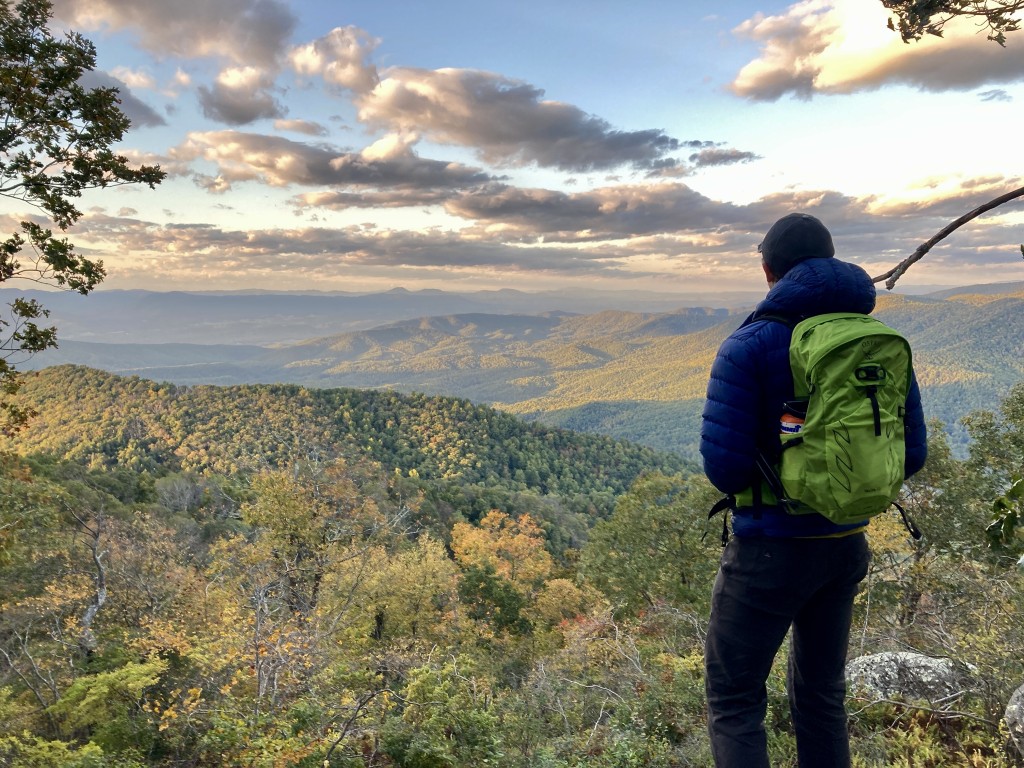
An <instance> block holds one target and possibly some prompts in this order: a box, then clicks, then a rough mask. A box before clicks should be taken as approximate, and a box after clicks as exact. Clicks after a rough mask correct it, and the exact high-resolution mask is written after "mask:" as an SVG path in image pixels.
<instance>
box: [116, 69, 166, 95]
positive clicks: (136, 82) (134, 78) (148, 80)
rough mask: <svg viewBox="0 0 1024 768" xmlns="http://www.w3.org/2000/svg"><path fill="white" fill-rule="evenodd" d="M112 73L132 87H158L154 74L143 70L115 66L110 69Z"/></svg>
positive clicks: (149, 88) (150, 88)
mask: <svg viewBox="0 0 1024 768" xmlns="http://www.w3.org/2000/svg"><path fill="white" fill-rule="evenodd" d="M110 74H111V75H113V76H114V77H116V78H117V79H118V80H120V81H121V82H122V83H124V84H125V85H127V86H129V87H130V88H136V89H145V90H152V89H153V88H155V87H156V81H155V80H153V76H152V75H151V74H149V73H148V72H144V71H142V70H136V69H129V68H128V67H114V68H113V69H112V70H110Z"/></svg>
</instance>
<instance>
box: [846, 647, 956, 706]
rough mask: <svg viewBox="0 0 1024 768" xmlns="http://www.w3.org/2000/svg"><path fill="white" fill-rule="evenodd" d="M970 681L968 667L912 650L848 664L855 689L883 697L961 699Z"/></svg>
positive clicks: (849, 680) (848, 677)
mask: <svg viewBox="0 0 1024 768" xmlns="http://www.w3.org/2000/svg"><path fill="white" fill-rule="evenodd" d="M968 683H969V680H968V676H967V674H966V670H965V669H964V668H963V667H962V666H960V665H958V664H956V663H955V662H954V661H953V660H952V659H947V658H934V657H931V656H924V655H922V654H920V653H910V652H908V651H887V652H885V653H874V654H871V655H869V656H858V657H857V658H855V659H851V660H850V661H849V662H848V663H847V665H846V684H847V686H848V687H849V689H850V690H851V692H858V693H861V694H867V695H868V696H873V697H877V698H882V699H891V698H894V697H895V698H900V699H903V700H906V701H910V700H921V699H924V700H925V701H929V702H932V703H937V702H945V701H948V700H951V699H956V698H958V697H959V696H960V695H961V694H962V693H964V689H965V688H966V687H967V685H968Z"/></svg>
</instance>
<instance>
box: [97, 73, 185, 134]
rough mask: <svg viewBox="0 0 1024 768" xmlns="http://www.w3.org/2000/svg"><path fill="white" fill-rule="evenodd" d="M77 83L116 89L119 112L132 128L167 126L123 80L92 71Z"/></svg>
mask: <svg viewBox="0 0 1024 768" xmlns="http://www.w3.org/2000/svg"><path fill="white" fill-rule="evenodd" d="M78 82H79V83H81V84H82V86H83V87H84V88H117V90H118V95H117V97H118V98H119V99H120V100H121V111H122V112H124V114H125V115H127V117H128V119H129V120H131V121H132V125H133V126H136V127H138V126H150V127H152V126H155V125H166V124H167V121H166V120H164V118H163V117H161V115H160V114H159V113H158V112H156V111H155V110H154V109H153V108H152V107H150V106H149V105H148V104H146V103H145V102H144V101H142V99H139V98H137V97H136V96H135V95H134V94H133V93H132V90H131V88H129V87H128V85H127V84H126V83H125V82H124V81H123V80H121V79H119V78H117V77H114V76H113V75H109V74H107V73H106V72H99V71H97V70H92V71H89V72H85V73H84V74H83V75H82V77H81V78H80V79H79V81H78Z"/></svg>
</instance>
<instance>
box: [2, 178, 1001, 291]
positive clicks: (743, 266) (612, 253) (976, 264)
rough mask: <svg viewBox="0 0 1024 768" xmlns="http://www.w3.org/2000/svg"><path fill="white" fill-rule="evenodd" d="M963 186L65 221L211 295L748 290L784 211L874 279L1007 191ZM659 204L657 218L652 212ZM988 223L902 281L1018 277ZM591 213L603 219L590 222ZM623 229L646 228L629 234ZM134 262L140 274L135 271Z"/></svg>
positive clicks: (129, 266) (112, 254) (157, 275)
mask: <svg viewBox="0 0 1024 768" xmlns="http://www.w3.org/2000/svg"><path fill="white" fill-rule="evenodd" d="M960 181H961V183H960V184H959V185H950V187H949V192H948V193H947V194H944V195H942V198H943V202H942V203H941V204H939V205H931V204H928V203H922V204H916V205H915V204H909V203H908V204H897V203H892V204H884V203H882V202H880V201H879V200H877V199H874V198H852V197H849V196H845V195H842V194H839V193H837V192H829V191H817V192H784V193H778V194H775V195H771V196H768V197H765V198H762V199H760V200H757V201H755V202H754V203H751V204H749V205H743V206H736V205H732V204H729V203H724V202H720V201H715V200H710V199H707V198H702V197H701V196H699V195H697V194H696V193H694V192H692V191H688V190H686V188H685V187H681V185H663V187H664V188H663V189H661V190H660V191H659V193H658V194H655V195H653V196H652V197H650V198H649V199H645V198H644V196H643V195H642V194H638V195H634V196H630V195H625V197H627V198H631V205H629V204H627V205H623V204H622V202H623V201H622V200H618V201H617V202H616V198H615V195H614V194H613V193H612V191H611V190H608V191H603V192H602V194H599V195H598V196H597V198H596V199H590V198H586V196H575V195H574V196H554V197H551V198H548V199H547V200H546V202H547V203H548V205H547V206H537V203H538V202H540V201H542V200H543V198H542V196H541V195H540V194H539V192H540V191H533V192H534V195H533V197H534V198H535V200H534V201H532V202H531V201H530V200H526V201H520V202H519V203H518V204H516V199H515V198H512V197H508V196H506V197H501V198H495V199H494V201H493V202H494V203H495V205H494V206H493V207H492V209H491V210H492V214H491V215H489V216H485V215H483V214H480V215H479V216H480V218H479V224H477V225H474V226H470V227H467V228H464V229H461V230H458V231H454V230H445V229H442V228H433V229H430V230H426V231H401V230H393V229H377V228H374V227H372V226H348V227H337V228H327V227H296V228H278V229H251V230H231V229H224V228H220V227H216V226H212V225H207V224H200V223H179V224H173V225H163V226H161V225H157V224H154V223H151V222H147V221H143V220H140V219H138V218H134V217H133V216H132V215H129V211H128V210H123V211H122V212H121V214H122V215H119V216H108V215H106V214H104V213H103V212H97V211H90V212H89V213H87V214H86V216H85V217H83V219H82V220H81V222H80V223H79V225H78V226H77V227H76V232H75V242H76V244H79V245H80V250H82V252H83V253H86V254H89V255H95V256H98V257H101V258H103V259H104V261H105V263H106V264H107V266H108V268H109V269H110V273H111V276H112V277H117V276H124V275H126V274H127V273H128V272H129V271H130V270H134V269H144V271H145V273H146V274H147V275H148V278H147V280H148V281H149V282H150V283H151V282H152V281H153V280H166V281H169V283H170V282H174V281H191V282H192V284H193V285H194V284H195V283H196V282H197V281H199V280H202V281H203V284H204V285H207V286H209V287H212V286H215V285H223V286H230V285H232V284H238V282H239V281H244V282H245V283H246V284H249V285H261V286H264V287H268V288H276V289H279V290H280V289H283V288H284V287H285V286H288V287H296V288H298V287H302V286H307V287H308V284H309V280H310V279H311V278H312V279H315V280H317V281H318V284H319V285H320V286H321V287H323V288H327V287H336V288H351V286H352V284H353V280H356V279H380V280H385V281H387V282H389V283H390V284H392V285H394V284H401V283H403V282H407V281H413V280H418V279H424V280H434V281H436V284H437V285H439V286H442V285H450V284H451V283H452V282H454V281H457V280H460V279H470V278H473V279H485V280H486V279H490V280H504V279H513V278H514V279H517V280H519V279H522V280H523V282H522V283H521V284H524V285H525V284H529V281H530V280H531V279H532V280H533V281H534V282H533V285H534V286H536V287H543V286H547V287H550V286H551V285H554V284H558V283H559V281H562V284H566V285H570V284H573V281H575V280H578V279H580V278H581V277H586V278H588V279H591V278H592V279H595V280H600V279H602V278H614V279H615V280H619V281H621V280H622V279H634V280H647V283H646V285H647V286H648V287H662V288H664V287H665V286H666V285H668V284H669V283H667V282H666V281H675V282H676V284H677V285H679V286H686V285H689V286H691V287H692V286H693V285H695V284H701V281H708V284H711V283H714V284H715V285H716V286H718V287H727V286H731V287H732V288H734V289H735V288H737V287H738V286H739V287H742V288H757V287H762V283H761V282H760V280H761V279H760V278H759V270H758V257H757V254H756V252H755V246H756V244H757V243H758V242H759V241H760V239H761V238H762V237H763V235H764V232H765V231H766V230H767V228H768V227H769V226H770V225H771V223H772V222H773V221H775V220H776V219H777V218H778V217H780V216H782V215H784V214H786V213H789V212H791V211H794V210H803V211H809V212H811V213H814V214H815V215H817V216H819V217H820V218H821V219H822V220H823V221H825V222H826V224H827V225H828V226H829V228H830V229H831V231H832V234H833V238H834V240H835V242H836V248H837V255H839V256H840V257H841V258H844V259H847V260H852V261H855V262H857V263H860V264H861V265H862V266H864V267H865V268H866V269H868V271H869V273H871V274H880V273H881V272H883V271H885V270H886V269H888V268H890V267H892V266H894V265H895V264H896V263H897V262H898V261H900V260H901V259H903V258H905V257H906V256H908V255H909V254H910V253H911V252H913V250H914V249H915V248H916V247H917V246H918V245H919V244H920V243H921V242H923V241H924V240H926V239H928V238H929V237H931V236H932V235H933V234H934V233H935V232H937V231H938V230H939V229H941V228H942V227H943V226H944V225H946V224H948V223H949V221H951V220H952V219H953V218H955V216H958V215H960V214H961V213H963V212H965V211H967V210H970V209H971V208H973V207H975V206H977V205H978V204H980V203H981V202H984V201H986V200H988V199H991V197H994V196H995V195H997V194H999V193H1000V192H1004V191H1007V189H1008V187H1009V186H1011V185H1013V184H1014V181H1013V180H1009V179H994V178H992V179H963V180H960ZM673 186H675V187H681V188H676V189H670V187H673ZM500 191H501V190H498V189H494V190H492V194H493V195H497V194H498V193H499V192H500ZM687 201H688V202H689V203H690V204H689V205H687V204H685V203H686V202H687ZM478 202H479V201H478ZM595 204H597V205H595ZM531 206H534V207H531ZM659 207H661V208H663V209H665V213H664V214H662V215H660V216H656V215H655V213H654V211H655V210H656V209H657V208H659ZM630 208H632V212H635V213H639V217H640V219H641V220H644V221H645V223H644V224H643V225H642V226H636V225H635V224H634V223H631V222H630V221H629V219H628V214H629V213H630ZM552 209H553V210H554V211H555V213H554V214H550V215H549V216H548V217H547V218H544V217H538V216H535V215H534V214H537V213H538V212H545V211H550V210H552ZM644 209H646V210H644ZM990 216H992V217H993V218H991V219H990V220H989V221H988V222H986V225H984V226H983V225H981V224H978V225H973V224H972V225H968V226H966V227H964V228H962V229H960V230H957V231H956V232H955V233H954V234H953V235H951V236H950V237H949V238H947V239H946V240H945V241H943V242H942V243H941V244H940V245H939V246H937V247H936V248H935V249H934V250H933V251H932V252H931V253H929V254H928V256H926V258H925V260H924V261H922V262H921V264H920V265H919V266H915V267H914V268H913V269H912V271H911V272H910V273H909V274H910V275H911V277H909V278H905V281H906V280H908V279H909V280H910V281H911V282H913V281H914V280H915V277H914V276H916V275H920V274H922V273H924V274H930V275H931V276H932V277H931V278H930V281H932V282H934V281H936V276H938V278H939V279H938V281H939V282H950V283H953V282H958V281H960V282H963V280H964V275H965V274H970V270H971V269H974V268H981V267H985V268H987V269H989V270H990V271H989V272H987V273H986V274H987V275H988V276H989V279H1007V280H1009V279H1016V278H1015V276H1019V272H1020V269H1019V267H1018V266H1017V265H1018V264H1019V260H1020V256H1019V250H1018V243H1019V237H1018V236H1017V234H1016V232H1017V228H1015V227H1014V226H1013V224H1012V218H1007V219H1000V218H999V217H998V216H996V215H994V214H990ZM602 219H604V224H598V223H596V222H600V221H601V220H602ZM656 220H657V221H658V222H659V223H657V224H656V223H655V222H656ZM588 222H590V223H593V224H594V227H593V228H594V229H595V230H598V229H600V230H601V231H602V232H603V233H604V236H603V237H595V238H592V239H589V240H588V239H584V238H582V237H581V236H580V231H579V230H578V229H577V228H578V227H580V226H585V225H586V224H587V223H588ZM5 223H6V224H7V225H8V226H15V224H14V218H13V217H4V216H2V215H0V224H5ZM561 230H565V232H566V234H565V236H564V238H563V234H562V231H561ZM629 231H633V232H640V231H643V233H642V234H633V235H629V236H626V235H625V234H624V233H626V232H629ZM527 234H532V235H533V236H534V237H533V238H532V239H528V238H526V237H525V236H526V235H527ZM537 236H542V239H538V237H537ZM140 263H144V264H145V266H144V267H139V266H133V265H138V264H140Z"/></svg>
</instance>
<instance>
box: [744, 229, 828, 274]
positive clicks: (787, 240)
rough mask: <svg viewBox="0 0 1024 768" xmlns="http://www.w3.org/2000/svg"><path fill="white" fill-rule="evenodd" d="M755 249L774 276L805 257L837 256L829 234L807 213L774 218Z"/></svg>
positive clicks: (824, 257) (822, 257)
mask: <svg viewBox="0 0 1024 768" xmlns="http://www.w3.org/2000/svg"><path fill="white" fill-rule="evenodd" d="M757 250H759V251H760V252H761V259H762V260H763V261H764V263H765V264H767V265H768V268H769V269H770V270H771V271H772V274H773V275H775V278H776V279H779V278H781V277H782V276H783V275H784V274H786V273H787V272H789V270H790V269H792V268H793V267H794V266H795V265H797V264H799V263H800V262H801V261H804V260H805V259H827V258H831V257H832V256H835V255H836V249H835V246H834V245H832V235H830V234H829V231H828V230H827V229H826V228H825V225H824V224H822V223H821V222H820V221H818V220H817V219H816V218H814V217H813V216H811V215H810V214H807V213H791V214H789V215H788V216H783V217H782V218H781V219H779V220H778V221H776V222H775V223H774V224H772V227H771V229H769V230H768V234H766V235H765V236H764V240H762V241H761V244H760V245H759V246H757Z"/></svg>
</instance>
